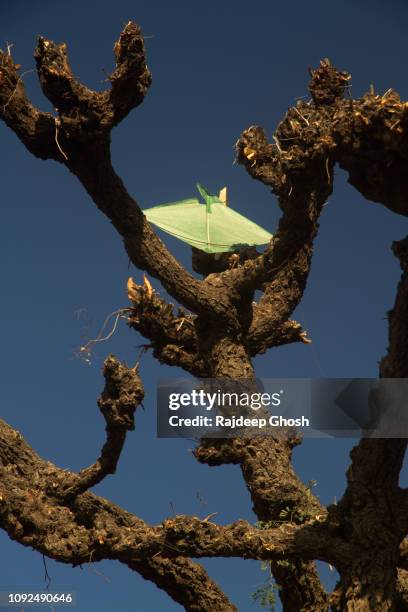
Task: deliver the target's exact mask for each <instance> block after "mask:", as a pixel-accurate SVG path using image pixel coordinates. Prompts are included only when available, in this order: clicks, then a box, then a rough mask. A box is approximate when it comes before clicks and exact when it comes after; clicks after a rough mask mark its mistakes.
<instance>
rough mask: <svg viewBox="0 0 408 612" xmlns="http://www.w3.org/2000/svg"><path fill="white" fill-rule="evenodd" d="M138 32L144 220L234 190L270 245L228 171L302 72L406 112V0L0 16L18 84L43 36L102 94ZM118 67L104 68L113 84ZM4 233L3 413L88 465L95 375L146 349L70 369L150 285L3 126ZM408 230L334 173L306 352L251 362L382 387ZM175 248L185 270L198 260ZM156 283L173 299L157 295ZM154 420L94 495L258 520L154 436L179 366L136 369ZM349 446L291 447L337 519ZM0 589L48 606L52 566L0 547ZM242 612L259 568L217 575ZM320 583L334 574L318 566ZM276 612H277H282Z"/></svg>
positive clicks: (118, 137) (108, 348)
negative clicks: (152, 210)
mask: <svg viewBox="0 0 408 612" xmlns="http://www.w3.org/2000/svg"><path fill="white" fill-rule="evenodd" d="M130 19H132V20H135V21H137V22H139V23H140V24H141V26H142V28H143V31H144V33H145V35H146V44H147V53H148V64H149V66H150V69H151V71H152V73H153V84H152V87H151V90H150V92H149V94H148V96H147V98H146V99H145V102H144V103H143V105H142V106H141V107H139V108H138V109H136V111H134V112H133V113H132V115H131V116H130V117H128V118H127V119H126V120H125V121H124V122H123V124H122V125H121V126H119V127H118V128H116V129H115V131H114V133H113V159H114V163H115V166H116V169H117V171H118V173H119V174H120V175H121V176H122V178H123V179H124V180H125V182H126V184H127V187H128V189H129V191H130V193H131V194H132V195H133V196H134V197H135V198H136V199H137V200H138V201H139V202H140V204H141V205H142V206H143V207H148V206H153V205H154V204H156V203H161V202H166V201H172V200H177V199H181V198H184V197H190V196H192V195H195V183H196V182H197V181H200V182H202V183H203V184H204V185H206V186H208V187H209V188H210V189H212V190H214V191H215V190H218V189H219V188H220V187H222V186H224V185H225V184H226V185H228V187H229V195H230V202H231V205H232V206H233V207H234V208H236V209H237V210H238V211H239V212H242V213H243V214H245V215H246V216H249V217H250V218H252V219H253V220H254V221H256V222H257V223H259V224H261V225H262V226H264V227H266V228H267V229H269V230H270V231H271V232H273V231H274V228H275V227H276V223H277V220H278V217H279V211H278V207H277V204H276V200H275V198H274V197H273V196H272V195H271V194H270V193H268V190H267V189H266V188H265V187H264V186H263V185H261V184H260V183H259V184H258V183H256V182H255V181H253V180H252V179H251V178H250V177H249V176H248V175H247V174H246V173H245V171H244V170H243V168H241V167H239V166H237V165H233V159H234V151H233V145H234V142H235V141H236V140H237V138H238V137H239V134H240V133H241V131H242V130H243V129H245V128H246V127H248V126H249V125H253V124H259V125H262V126H263V127H264V128H265V129H266V131H267V133H268V134H269V135H271V134H272V133H273V131H274V129H275V127H276V124H277V122H278V121H279V119H280V118H281V117H282V116H283V114H284V113H285V111H286V109H287V108H288V107H289V106H291V105H293V104H294V102H295V100H296V98H298V97H301V96H307V82H308V73H307V68H308V66H312V67H313V66H316V65H317V64H318V62H319V60H320V59H322V58H325V57H329V58H330V59H331V60H332V61H333V63H334V64H335V65H337V66H338V67H339V68H341V69H345V70H348V71H349V72H351V73H352V75H353V80H352V84H353V89H352V91H353V95H354V96H356V97H357V96H359V95H361V94H362V93H364V92H365V91H367V90H368V88H369V87H370V84H371V83H373V84H374V86H375V88H376V90H377V91H379V92H380V93H381V92H384V91H385V90H387V89H388V88H389V87H393V88H395V89H396V90H397V91H399V92H400V94H401V95H402V96H403V97H405V98H407V96H408V80H407V78H406V31H407V26H408V23H407V22H408V6H407V5H406V3H405V2H403V1H402V0H388V2H380V1H379V0H370V1H368V0H367V1H365V0H343V2H337V3H334V2H327V0H326V1H321V0H309V1H308V2H300V1H292V2H284V1H282V0H276V1H274V2H267V1H265V0H258V2H256V3H248V2H244V1H242V0H234V1H233V2H232V1H230V0H224V1H223V2H214V1H213V0H209V1H208V2H205V3H204V2H203V3H195V2H190V3H187V2H180V1H176V0H175V1H173V2H171V3H170V2H164V1H163V0H162V1H155V0H149V1H147V0H140V1H139V2H131V1H130V0H116V2H107V1H106V0H99V1H98V2H84V1H82V2H79V1H78V0H71V1H70V2H69V3H60V2H51V1H47V0H38V1H36V2H29V1H23V0H14V2H13V3H8V2H7V3H6V2H2V3H1V6H0V41H1V42H0V47H2V48H5V46H6V44H7V42H8V43H13V45H14V46H13V48H12V51H13V55H14V57H15V59H16V61H18V62H19V63H20V64H22V66H23V68H22V71H23V72H24V71H26V70H32V69H33V68H34V60H33V57H32V54H33V49H34V46H35V44H36V37H37V36H38V35H40V34H41V35H44V36H46V37H48V38H51V39H54V40H56V41H59V42H62V41H64V42H66V43H67V44H68V48H69V54H70V59H71V64H72V67H73V70H74V72H75V73H76V74H77V75H78V76H79V77H80V78H81V79H82V80H83V81H84V82H86V83H87V84H88V85H90V86H92V87H95V88H101V87H103V86H104V83H103V80H104V78H105V76H104V74H106V72H109V71H110V70H111V69H112V67H113V56H112V48H113V44H114V41H115V40H116V39H117V37H118V35H119V32H120V31H121V29H122V27H123V26H124V24H125V23H126V22H127V21H129V20H130ZM104 71H105V72H104ZM24 81H25V83H26V87H27V90H28V92H29V94H30V95H31V96H32V98H33V100H34V101H35V102H36V103H37V104H38V105H40V106H41V108H42V109H44V110H51V107H50V104H49V103H48V101H47V100H45V99H44V98H43V97H42V95H41V92H40V90H39V87H38V83H37V77H36V74H35V72H30V73H28V74H26V75H25V77H24ZM0 138H1V141H0V142H1V159H2V163H1V170H0V173H1V183H2V191H1V194H2V198H1V199H2V201H1V204H2V222H1V225H0V250H1V258H0V271H1V283H2V299H1V300H0V317H1V343H2V346H3V349H2V354H3V357H2V365H1V371H0V381H1V395H2V402H1V416H2V417H3V418H5V419H6V420H7V421H8V422H9V423H10V424H11V425H13V426H15V427H16V428H18V429H19V430H20V431H21V432H22V433H23V435H24V436H25V437H26V439H27V440H28V441H29V442H30V443H31V444H32V445H33V446H34V448H35V449H36V450H37V451H38V452H39V453H40V454H41V455H42V456H43V457H44V458H46V459H48V460H50V461H54V462H55V463H56V464H58V465H60V466H61V467H63V468H68V469H75V470H77V469H80V468H81V467H83V466H86V465H88V464H89V463H91V462H93V461H94V459H95V458H96V456H97V454H98V451H99V449H100V446H101V443H102V442H103V439H104V423H103V419H102V417H101V416H100V414H99V411H98V408H97V406H96V399H97V396H98V395H99V393H100V390H101V389H102V386H103V380H102V377H101V365H102V362H103V359H104V357H105V356H106V355H107V354H108V353H109V352H114V353H115V354H116V355H117V356H118V357H119V358H122V359H124V360H127V361H128V363H130V364H133V363H134V362H135V361H136V359H137V355H138V352H139V349H138V348H137V346H138V345H140V344H141V343H143V339H142V338H141V337H140V336H138V335H137V334H135V332H133V331H132V330H129V329H128V328H127V327H126V326H125V324H122V325H121V326H120V328H119V330H118V332H117V333H116V334H115V336H114V337H113V339H112V340H111V341H110V342H109V343H105V344H103V345H99V346H98V349H97V350H96V351H95V354H94V356H93V359H92V363H91V365H87V364H85V363H84V362H83V361H81V360H80V359H78V358H77V357H76V356H75V351H76V350H77V349H78V347H79V346H80V345H81V344H83V342H84V340H85V339H89V338H91V337H95V336H96V335H97V334H98V331H99V329H100V326H101V324H102V322H103V320H104V319H105V317H106V316H107V315H108V314H109V313H110V312H112V311H114V310H116V309H118V308H120V307H124V306H127V298H126V291H125V287H126V280H127V278H128V276H129V275H132V276H133V277H134V278H135V280H136V281H137V282H140V281H141V278H142V275H141V272H140V271H138V270H136V269H134V268H131V269H129V268H128V261H127V258H126V255H125V253H124V250H123V248H122V245H121V240H120V239H119V238H118V236H117V235H116V234H115V231H114V230H113V228H112V227H111V226H110V224H109V222H108V221H107V220H106V219H105V218H104V217H103V216H102V214H101V213H99V212H98V211H97V210H96V208H95V206H94V205H93V203H92V202H91V201H90V200H89V197H88V196H87V194H86V193H85V192H84V190H83V189H82V187H81V186H80V185H79V183H78V182H77V180H76V179H75V178H74V177H73V176H71V175H70V174H69V173H68V172H67V170H66V169H65V168H63V167H62V166H60V165H58V164H56V163H54V162H43V161H39V160H36V159H34V158H33V157H32V156H31V155H30V154H29V153H28V152H26V151H25V149H24V148H23V146H22V145H21V144H20V143H19V141H18V140H17V139H16V137H15V136H14V134H12V133H11V132H10V131H9V130H8V129H7V128H6V127H5V126H4V125H2V124H0ZM407 229H408V227H407V222H406V220H405V219H404V218H403V217H398V216H397V215H394V214H392V213H391V212H389V211H387V210H385V209H383V208H382V207H381V206H380V205H378V204H374V203H370V202H367V201H364V200H363V198H362V197H361V196H360V195H359V194H358V193H357V192H356V191H355V190H353V188H351V187H350V186H349V185H348V184H347V177H346V175H345V174H344V173H343V172H342V171H340V170H339V169H337V170H336V176H335V188H334V194H333V196H332V197H331V198H330V200H329V202H328V205H327V206H326V207H325V209H324V213H323V216H322V219H321V227H320V233H319V237H318V239H317V240H316V248H315V255H314V263H313V269H312V273H311V276H310V280H309V283H308V287H307V290H306V293H305V298H304V301H303V303H302V305H301V306H300V308H298V310H297V312H296V313H295V314H296V317H297V318H298V320H299V321H300V322H301V323H302V324H303V325H304V326H305V327H306V329H307V330H308V331H309V334H310V336H311V338H312V339H313V344H312V345H311V346H308V345H301V346H293V345H292V346H287V347H283V348H280V349H275V350H274V351H271V352H269V353H268V354H267V355H264V356H262V357H260V358H258V359H257V360H256V366H257V369H258V374H259V375H260V376H264V377H273V376H280V377H285V376H286V377H321V376H327V377H358V376H361V377H365V376H367V377H369V376H376V375H377V363H378V361H379V359H380V358H381V356H382V355H383V354H384V352H385V348H386V321H385V314H386V311H387V310H388V309H389V308H390V307H391V306H392V303H393V299H394V294H395V286H396V283H397V281H398V278H399V269H398V262H397V260H395V259H394V257H393V256H392V254H391V251H390V245H391V242H392V240H397V239H401V238H403V237H405V236H406V234H407V233H408V232H407ZM166 241H167V244H168V245H169V247H170V248H171V249H172V250H173V252H174V253H175V254H176V256H177V257H178V258H179V259H180V260H181V261H183V263H185V265H187V266H189V265H190V251H189V247H188V246H187V245H184V244H183V243H179V242H177V241H176V240H175V239H167V238H166ZM153 285H154V287H155V288H156V289H157V290H159V286H158V284H157V283H155V282H153ZM141 374H142V377H143V381H144V384H145V387H146V391H147V393H146V401H145V411H144V412H143V411H140V412H138V413H137V419H136V420H137V426H136V431H135V432H133V433H131V434H130V435H129V436H128V439H127V443H126V448H125V450H124V453H123V456H122V458H121V461H120V464H119V469H118V473H117V474H116V475H115V476H113V477H109V478H108V479H107V480H106V481H105V482H103V483H102V484H101V485H99V486H98V487H96V489H95V490H96V492H98V493H99V494H101V495H103V496H106V497H108V498H109V499H112V500H113V501H115V502H116V503H118V504H120V505H122V506H123V507H124V508H126V509H127V510H129V511H132V512H134V513H136V514H137V515H139V516H141V517H142V518H143V519H145V520H147V521H149V522H150V523H158V522H161V521H162V520H163V519H165V518H166V517H168V516H171V515H172V514H173V512H174V510H175V511H176V513H178V514H181V513H185V514H194V515H197V516H200V517H204V516H206V515H208V514H210V513H212V512H218V516H217V519H218V520H219V521H220V523H227V522H230V521H232V520H235V519H237V518H245V519H248V520H250V521H255V517H254V515H253V513H252V511H251V503H250V499H249V495H248V493H247V491H246V489H245V486H244V485H243V483H242V480H241V477H240V473H239V470H238V468H236V467H233V466H226V467H223V468H211V469H210V468H208V467H207V466H201V465H198V464H197V463H196V461H195V460H194V458H193V457H192V455H191V452H190V448H191V447H192V446H193V443H192V442H189V441H186V440H158V439H156V437H155V427H156V415H155V390H156V389H155V387H156V381H157V379H158V378H159V377H168V376H173V375H174V376H179V375H180V374H181V372H180V371H179V370H176V371H175V370H170V369H169V368H167V367H163V366H159V365H158V364H156V363H155V362H154V361H153V359H152V358H151V357H150V356H149V355H146V356H144V357H143V358H142V361H141ZM352 444H353V440H307V441H305V443H304V444H303V446H302V447H300V448H298V449H296V451H295V464H296V467H297V468H298V470H299V473H300V475H301V477H302V478H303V479H304V480H305V481H308V480H309V479H315V480H317V483H318V485H317V487H316V489H315V490H316V492H317V494H318V495H319V496H320V499H321V500H322V501H323V502H324V503H331V502H332V501H333V499H334V496H337V498H339V497H340V496H341V494H342V491H343V489H344V483H345V478H344V470H345V468H346V466H347V464H348V453H349V450H350V448H351V446H352ZM0 545H1V557H2V576H1V585H0V589H4V590H5V589H16V590H28V589H35V590H43V589H44V587H45V583H44V568H43V562H42V558H41V556H40V555H39V554H37V553H35V552H33V551H31V550H29V549H24V548H23V547H21V546H20V545H17V544H15V543H13V542H11V541H10V540H9V539H8V537H7V536H6V535H5V534H4V533H3V532H0ZM47 566H48V573H49V575H50V577H51V581H52V582H51V587H50V588H51V589H52V590H66V589H72V590H76V591H77V594H78V605H77V610H78V611H80V612H83V611H84V612H85V611H89V610H94V609H98V610H100V611H101V612H107V611H110V610H112V609H118V610H121V612H128V611H129V612H130V611H131V610H132V611H133V610H141V611H143V612H157V611H158V610H160V611H163V612H170V611H173V610H179V609H180V606H178V605H177V604H175V603H174V602H172V601H171V600H170V599H169V598H168V597H167V595H165V594H163V593H162V592H161V591H159V590H158V589H157V588H156V587H154V586H153V585H151V584H150V583H148V582H145V581H144V580H143V579H141V578H139V576H138V575H136V574H133V573H131V572H130V571H129V570H128V569H127V568H125V567H122V566H120V565H119V564H118V563H112V562H104V563H101V564H98V565H94V566H87V567H84V568H83V569H82V570H81V569H79V568H76V569H72V568H70V567H65V566H61V565H58V564H56V563H54V562H52V561H48V562H47ZM205 566H206V567H207V568H208V569H209V571H210V573H211V575H212V576H213V577H214V578H215V579H216V580H218V581H219V583H220V584H221V585H222V587H224V588H225V591H226V593H227V594H228V595H229V596H230V597H231V599H232V600H233V601H234V602H235V603H236V605H237V606H238V608H239V610H240V611H243V612H247V611H248V612H250V611H254V610H256V609H257V608H256V606H254V604H253V603H252V601H251V598H250V594H251V592H253V591H254V590H255V589H256V588H257V587H258V586H259V585H260V584H261V583H262V581H263V580H264V579H265V573H264V572H262V571H261V570H260V564H259V563H258V562H251V561H242V560H232V561H226V562H225V561H223V560H212V561H208V562H205ZM322 572H323V574H322V575H323V576H324V579H325V581H326V584H332V582H333V574H330V572H329V570H328V569H327V568H323V570H322ZM278 609H279V607H278Z"/></svg>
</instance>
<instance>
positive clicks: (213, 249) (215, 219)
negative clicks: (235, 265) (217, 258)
mask: <svg viewBox="0 0 408 612" xmlns="http://www.w3.org/2000/svg"><path fill="white" fill-rule="evenodd" d="M197 188H198V191H199V192H200V194H201V195H202V197H203V198H204V200H205V203H204V204H203V203H201V202H200V201H199V200H198V199H197V198H189V199H187V200H179V201H178V202H170V203H169V204H160V205H159V206H153V207H152V208H147V209H145V210H144V211H143V212H144V214H145V215H146V218H147V220H148V221H149V223H153V224H154V225H157V227H159V228H160V229H162V230H163V231H164V232H167V233H168V234H170V235H171V236H176V238H179V240H182V241H183V242H187V244H190V245H191V246H194V247H196V248H197V249H201V250H202V251H205V252H206V253H224V252H226V251H239V250H240V249H243V248H246V247H248V246H257V245H262V244H267V243H268V242H269V241H270V239H271V238H272V234H270V233H269V232H268V231H266V230H265V229H263V228H262V227H260V226H259V225H257V224H256V223H253V221H250V220H249V219H247V218H246V217H244V216H243V215H240V214H239V213H237V212H236V211H235V210H232V209H231V208H229V207H228V206H227V197H226V194H227V191H226V188H225V187H224V189H221V191H220V193H219V194H218V195H213V194H211V193H209V191H208V190H207V189H206V188H205V187H202V186H201V185H199V184H197Z"/></svg>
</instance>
